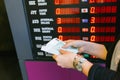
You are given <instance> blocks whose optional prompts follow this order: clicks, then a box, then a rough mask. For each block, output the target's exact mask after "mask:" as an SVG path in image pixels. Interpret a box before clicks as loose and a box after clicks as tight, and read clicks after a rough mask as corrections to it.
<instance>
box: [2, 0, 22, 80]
mask: <svg viewBox="0 0 120 80" xmlns="http://www.w3.org/2000/svg"><path fill="white" fill-rule="evenodd" d="M0 80H22V78H21V73H20V68H19V63H18V59H17V55H16V51H15V47H14V43H13V38H12V34H11V30H10V25H9V22H8V17H7V13H6V10H5V5H4V0H0Z"/></svg>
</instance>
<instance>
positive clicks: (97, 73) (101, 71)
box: [88, 64, 120, 80]
mask: <svg viewBox="0 0 120 80" xmlns="http://www.w3.org/2000/svg"><path fill="white" fill-rule="evenodd" d="M116 74H117V73H116V72H115V71H112V70H109V69H108V68H105V67H102V66H100V65H97V64H94V65H93V66H92V67H91V69H90V71H89V74H88V80H120V78H117V79H115V76H116Z"/></svg>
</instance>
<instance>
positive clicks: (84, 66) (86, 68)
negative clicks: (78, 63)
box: [82, 61, 93, 76]
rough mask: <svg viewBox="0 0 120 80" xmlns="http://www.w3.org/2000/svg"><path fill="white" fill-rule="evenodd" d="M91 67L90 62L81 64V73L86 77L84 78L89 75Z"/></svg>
mask: <svg viewBox="0 0 120 80" xmlns="http://www.w3.org/2000/svg"><path fill="white" fill-rule="evenodd" d="M92 66H93V63H91V62H89V61H86V62H84V63H83V64H82V69H83V70H82V72H83V73H84V74H85V75H86V76H88V74H89V71H90V69H91V67H92Z"/></svg>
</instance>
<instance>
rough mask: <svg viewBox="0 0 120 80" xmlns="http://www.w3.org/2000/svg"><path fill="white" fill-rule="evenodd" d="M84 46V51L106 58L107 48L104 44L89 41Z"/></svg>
mask: <svg viewBox="0 0 120 80" xmlns="http://www.w3.org/2000/svg"><path fill="white" fill-rule="evenodd" d="M87 47H88V48H86V51H85V52H86V53H88V54H90V55H94V56H96V57H97V58H100V59H103V60H106V56H107V50H106V48H105V46H104V45H102V44H97V43H89V44H88V45H87Z"/></svg>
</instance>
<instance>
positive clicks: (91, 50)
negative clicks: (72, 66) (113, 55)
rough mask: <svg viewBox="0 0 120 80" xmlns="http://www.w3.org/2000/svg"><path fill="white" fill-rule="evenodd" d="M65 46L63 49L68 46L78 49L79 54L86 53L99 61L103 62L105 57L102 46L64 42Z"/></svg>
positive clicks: (90, 43) (76, 41) (91, 43)
mask: <svg viewBox="0 0 120 80" xmlns="http://www.w3.org/2000/svg"><path fill="white" fill-rule="evenodd" d="M64 42H65V43H66V44H65V45H64V46H63V48H68V47H70V46H72V47H76V48H78V50H79V52H80V53H88V54H90V55H94V56H96V57H98V58H100V59H103V60H105V59H106V55H107V50H106V48H105V46H104V45H102V44H98V43H93V42H88V41H83V40H66V41H64Z"/></svg>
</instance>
